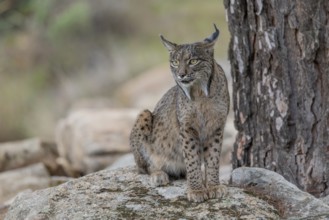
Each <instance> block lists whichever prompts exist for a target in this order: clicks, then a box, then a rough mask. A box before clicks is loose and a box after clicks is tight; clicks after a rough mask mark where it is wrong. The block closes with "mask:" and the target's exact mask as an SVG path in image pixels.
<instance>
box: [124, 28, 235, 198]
mask: <svg viewBox="0 0 329 220" xmlns="http://www.w3.org/2000/svg"><path fill="white" fill-rule="evenodd" d="M215 30H216V31H215V32H214V33H213V34H212V35H211V36H210V37H208V38H206V39H205V40H204V41H201V42H196V43H192V44H181V45H178V44H175V43H172V42H170V41H168V40H166V39H165V38H164V37H163V36H160V37H161V39H162V42H163V44H164V45H165V47H166V48H167V49H168V51H169V54H170V68H171V72H172V74H173V77H174V79H175V81H176V83H177V85H176V86H174V87H173V88H171V89H170V90H169V91H168V92H167V93H166V94H165V95H164V96H163V97H162V99H161V100H160V101H159V102H158V104H157V105H156V107H155V109H154V111H153V112H152V113H151V112H150V111H149V110H144V111H143V112H142V113H141V114H140V115H139V116H138V118H137V120H136V123H135V125H134V127H133V129H132V132H131V135H130V145H131V148H132V150H133V152H134V157H135V161H136V164H137V167H138V169H139V172H140V173H148V174H150V175H151V182H152V183H153V184H154V185H155V186H162V185H166V184H168V183H169V178H170V177H174V178H180V177H184V176H186V178H187V183H188V189H187V198H188V200H190V201H194V202H202V201H204V200H206V199H209V198H220V197H222V196H223V194H224V193H225V191H226V190H225V187H224V186H222V185H220V182H219V160H220V154H221V147H222V140H223V130H224V126H225V122H226V118H227V114H228V110H229V94H228V89H227V80H226V77H225V74H224V72H223V70H222V68H221V67H220V66H219V65H218V64H217V63H216V61H215V59H214V49H213V48H214V44H215V42H216V40H217V37H218V35H219V31H218V29H217V28H216V26H215ZM202 163H204V166H205V175H202V171H201V164H202ZM203 176H205V179H203Z"/></svg>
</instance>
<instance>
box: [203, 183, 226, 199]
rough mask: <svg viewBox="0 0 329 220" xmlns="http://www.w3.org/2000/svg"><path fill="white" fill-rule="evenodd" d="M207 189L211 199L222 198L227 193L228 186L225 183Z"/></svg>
mask: <svg viewBox="0 0 329 220" xmlns="http://www.w3.org/2000/svg"><path fill="white" fill-rule="evenodd" d="M207 191H208V196H209V199H220V198H222V197H224V196H226V195H227V187H226V186H224V185H217V186H210V187H208V188H207Z"/></svg>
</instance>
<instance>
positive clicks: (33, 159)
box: [0, 138, 58, 172]
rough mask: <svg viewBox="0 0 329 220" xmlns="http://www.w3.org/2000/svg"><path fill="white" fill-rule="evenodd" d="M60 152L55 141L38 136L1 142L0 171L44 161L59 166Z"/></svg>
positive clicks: (50, 166) (52, 166)
mask: <svg viewBox="0 0 329 220" xmlns="http://www.w3.org/2000/svg"><path fill="white" fill-rule="evenodd" d="M57 157H58V152H57V148H56V145H55V144H54V143H50V142H46V141H42V140H40V139H38V138H32V139H28V140H22V141H15V142H7V143H1V144H0V172H1V171H6V170H11V169H16V168H20V167H24V166H28V165H31V164H34V163H39V162H43V163H44V164H46V165H47V167H49V168H50V169H52V170H55V169H56V168H57V164H56V158H57Z"/></svg>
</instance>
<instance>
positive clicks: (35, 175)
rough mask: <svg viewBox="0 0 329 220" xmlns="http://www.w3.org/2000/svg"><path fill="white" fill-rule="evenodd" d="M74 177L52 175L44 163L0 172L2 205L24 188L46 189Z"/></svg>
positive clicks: (0, 201) (0, 198)
mask: <svg viewBox="0 0 329 220" xmlns="http://www.w3.org/2000/svg"><path fill="white" fill-rule="evenodd" d="M70 179H72V178H69V177H55V176H50V175H49V172H48V170H47V168H46V167H45V165H44V164H43V163H37V164H33V165H30V166H26V167H24V168H19V169H14V170H10V171H6V172H2V173H0V206H1V204H3V203H4V204H6V203H8V200H10V199H12V198H13V197H14V196H15V195H16V194H17V193H19V192H22V191H24V190H27V189H29V190H37V189H44V188H48V187H51V186H56V185H59V184H61V183H63V182H66V181H68V180H70Z"/></svg>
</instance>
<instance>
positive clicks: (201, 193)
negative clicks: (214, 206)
mask: <svg viewBox="0 0 329 220" xmlns="http://www.w3.org/2000/svg"><path fill="white" fill-rule="evenodd" d="M208 198H209V197H208V192H207V190H206V189H202V190H188V191H187V199H188V201H190V202H203V201H205V200H207V199H208Z"/></svg>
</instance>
